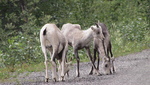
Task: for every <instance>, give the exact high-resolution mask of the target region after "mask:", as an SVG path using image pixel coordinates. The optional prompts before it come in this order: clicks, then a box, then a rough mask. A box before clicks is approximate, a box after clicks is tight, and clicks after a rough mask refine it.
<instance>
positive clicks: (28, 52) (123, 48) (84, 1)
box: [0, 0, 150, 79]
mask: <svg viewBox="0 0 150 85" xmlns="http://www.w3.org/2000/svg"><path fill="white" fill-rule="evenodd" d="M149 4H150V2H149V0H0V17H1V19H0V79H4V78H7V77H9V76H10V74H9V73H8V72H14V71H18V69H17V68H21V69H26V68H24V67H25V66H28V65H39V63H43V62H44V57H43V54H42V52H41V48H40V42H39V31H40V29H41V27H42V26H43V25H44V24H46V23H55V24H57V26H58V27H59V28H61V26H62V25H63V24H65V23H68V22H70V23H77V24H80V25H81V26H82V29H87V28H88V27H90V26H91V25H93V24H94V23H95V22H97V21H98V20H100V22H103V23H105V24H106V25H107V27H108V29H109V31H110V34H111V41H112V45H113V53H114V56H115V57H117V56H122V55H126V54H129V53H132V52H137V51H141V50H143V49H148V48H150V43H149V42H150V37H149V35H150V31H149V30H150V21H149V20H150V10H149V9H150V6H149ZM70 49H71V48H70ZM79 55H80V56H82V58H81V61H87V60H88V59H87V57H86V55H85V54H84V52H83V51H80V54H79ZM71 56H72V51H71V50H69V54H68V57H71ZM40 65H41V64H40ZM35 67H36V66H35ZM27 68H28V67H27ZM29 68H31V67H29ZM6 69H7V71H6ZM26 70H28V69H26ZM19 71H20V70H19ZM36 71H37V70H36ZM4 75H5V77H4ZM8 75H9V76H8Z"/></svg>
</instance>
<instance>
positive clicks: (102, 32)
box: [40, 21, 115, 82]
mask: <svg viewBox="0 0 150 85" xmlns="http://www.w3.org/2000/svg"><path fill="white" fill-rule="evenodd" d="M40 42H41V48H42V52H43V54H44V56H45V62H44V64H45V69H46V70H45V73H46V74H45V82H48V80H49V77H48V63H50V64H51V67H52V68H51V71H52V80H53V81H54V82H56V81H64V80H65V75H66V74H67V75H69V70H70V66H71V62H68V57H67V52H68V46H71V47H72V48H73V55H74V57H75V58H76V61H77V68H76V77H79V76H80V72H79V63H80V57H79V55H78V50H80V49H85V50H86V54H87V56H88V57H89V58H90V61H91V65H92V67H91V71H90V73H89V75H92V74H97V75H101V74H100V72H99V62H100V58H101V59H102V62H103V63H102V67H103V70H104V74H107V75H108V74H112V73H114V72H115V69H114V57H113V54H112V51H111V50H112V49H111V47H112V46H111V41H110V34H109V32H108V29H107V27H106V25H105V24H103V23H100V22H99V21H98V22H97V23H96V24H95V25H92V26H90V27H89V28H87V29H86V30H82V29H81V26H80V25H79V24H71V23H67V24H64V25H63V26H62V29H61V30H60V29H59V28H58V27H57V26H56V25H55V24H52V23H48V24H45V25H44V26H43V27H42V29H41V30H40ZM91 43H93V51H94V55H93V56H92V54H91V51H90V47H91V45H92V44H91ZM47 52H48V53H49V55H50V58H51V60H48V58H47ZM96 53H98V54H96ZM96 55H98V56H97V57H96ZM56 60H57V62H56ZM96 60H97V66H96V65H95V61H96ZM56 64H59V66H58V67H57V65H56Z"/></svg>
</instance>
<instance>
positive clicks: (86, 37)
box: [61, 23, 104, 77]
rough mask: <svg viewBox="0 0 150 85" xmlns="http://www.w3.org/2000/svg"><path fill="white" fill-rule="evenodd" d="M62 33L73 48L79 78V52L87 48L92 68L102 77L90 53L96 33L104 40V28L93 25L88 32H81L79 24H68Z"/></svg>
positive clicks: (64, 26)
mask: <svg viewBox="0 0 150 85" xmlns="http://www.w3.org/2000/svg"><path fill="white" fill-rule="evenodd" d="M61 32H62V33H63V35H64V36H65V37H66V39H67V41H68V44H69V45H70V46H72V47H73V53H74V56H75V58H76V60H77V69H76V76H77V77H79V76H80V73H79V62H80V58H79V56H78V50H80V49H83V48H85V49H86V53H87V55H88V57H89V58H90V61H91V63H92V67H93V68H94V69H95V72H96V74H97V75H100V73H99V71H98V70H97V69H96V67H95V65H94V62H93V59H92V56H91V52H90V46H91V42H92V41H93V37H94V35H93V34H94V33H95V34H96V36H98V37H99V38H101V39H103V37H104V36H103V33H102V28H101V26H99V25H97V24H96V25H92V26H91V27H90V28H88V29H87V30H81V27H80V25H78V24H71V23H67V24H64V25H63V26H62V29H61Z"/></svg>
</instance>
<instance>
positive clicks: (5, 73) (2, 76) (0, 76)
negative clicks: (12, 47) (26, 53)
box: [0, 63, 44, 82]
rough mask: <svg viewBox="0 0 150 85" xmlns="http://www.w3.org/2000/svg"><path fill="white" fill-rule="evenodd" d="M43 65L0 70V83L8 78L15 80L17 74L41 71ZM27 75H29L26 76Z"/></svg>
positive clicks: (26, 65) (24, 65)
mask: <svg viewBox="0 0 150 85" xmlns="http://www.w3.org/2000/svg"><path fill="white" fill-rule="evenodd" d="M43 69H44V64H43V63H39V64H30V65H29V64H23V65H22V66H17V67H15V68H11V67H7V68H0V82H5V81H7V80H8V79H9V78H16V77H17V76H18V75H19V74H21V73H23V72H38V71H43ZM27 75H29V74H27Z"/></svg>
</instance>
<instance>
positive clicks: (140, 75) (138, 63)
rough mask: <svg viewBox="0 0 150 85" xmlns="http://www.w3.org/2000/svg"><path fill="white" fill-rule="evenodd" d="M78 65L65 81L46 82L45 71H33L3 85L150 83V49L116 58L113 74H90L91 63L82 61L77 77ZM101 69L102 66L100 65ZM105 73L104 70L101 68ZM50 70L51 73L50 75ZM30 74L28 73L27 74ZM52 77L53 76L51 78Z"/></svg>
mask: <svg viewBox="0 0 150 85" xmlns="http://www.w3.org/2000/svg"><path fill="white" fill-rule="evenodd" d="M75 69H76V65H73V67H72V69H71V71H70V72H69V73H70V77H69V78H68V77H66V81H65V82H53V81H52V80H49V82H48V83H45V82H44V75H45V72H44V70H43V72H32V73H28V72H26V73H23V74H20V75H19V76H18V77H17V78H15V79H13V78H11V79H10V80H11V81H13V80H14V81H15V82H6V83H0V84H1V85H16V84H19V85H20V84H21V85H53V84H55V85H150V49H147V50H143V51H141V52H138V53H134V54H130V55H127V56H121V57H118V58H116V59H115V69H116V73H114V74H112V75H102V76H97V75H88V73H89V71H90V69H91V63H88V62H86V63H80V76H81V77H79V78H77V77H75V71H76V70H75ZM100 69H101V67H100ZM100 72H101V73H103V71H102V70H100ZM50 73H51V72H50V71H49V75H50ZM27 74H28V75H27ZM50 79H51V78H50Z"/></svg>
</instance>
